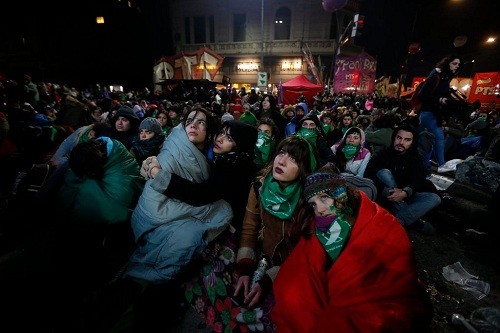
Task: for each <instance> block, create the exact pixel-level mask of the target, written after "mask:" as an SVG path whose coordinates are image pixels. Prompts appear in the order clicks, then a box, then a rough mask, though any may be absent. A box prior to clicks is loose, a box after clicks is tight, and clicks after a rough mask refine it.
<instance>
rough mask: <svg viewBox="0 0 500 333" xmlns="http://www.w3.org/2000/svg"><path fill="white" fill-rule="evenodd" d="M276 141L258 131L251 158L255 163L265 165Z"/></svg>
mask: <svg viewBox="0 0 500 333" xmlns="http://www.w3.org/2000/svg"><path fill="white" fill-rule="evenodd" d="M275 145H276V142H275V141H274V140H273V139H272V138H271V137H270V136H269V135H267V134H266V133H264V132H259V133H258V137H257V142H256V143H255V159H254V160H253V161H254V163H255V164H257V165H266V164H267V163H268V162H269V161H270V159H271V157H272V156H271V154H272V153H273V151H274V147H275Z"/></svg>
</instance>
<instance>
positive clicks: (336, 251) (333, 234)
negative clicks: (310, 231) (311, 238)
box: [316, 214, 351, 262]
mask: <svg viewBox="0 0 500 333" xmlns="http://www.w3.org/2000/svg"><path fill="white" fill-rule="evenodd" d="M316 219H318V216H317V217H316ZM320 223H321V219H320ZM318 227H319V226H318V225H317V227H316V236H317V237H318V239H319V241H320V243H321V245H323V247H324V248H325V250H326V253H327V254H328V257H329V258H330V259H331V260H332V262H334V261H335V260H337V258H338V257H339V255H340V251H342V248H343V247H344V245H345V242H346V239H347V236H348V235H349V233H350V232H351V225H350V224H349V222H348V221H347V218H346V216H345V214H339V215H337V217H336V218H335V220H334V221H333V223H332V224H331V225H330V227H329V228H328V229H327V230H326V231H322V230H321V229H320V228H318ZM323 230H324V229H323Z"/></svg>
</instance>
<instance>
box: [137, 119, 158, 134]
mask: <svg viewBox="0 0 500 333" xmlns="http://www.w3.org/2000/svg"><path fill="white" fill-rule="evenodd" d="M143 129H145V130H148V131H151V132H154V133H155V134H157V135H160V134H161V133H162V130H161V125H160V122H159V121H158V119H156V118H152V117H147V118H144V120H143V121H141V124H140V125H139V130H143Z"/></svg>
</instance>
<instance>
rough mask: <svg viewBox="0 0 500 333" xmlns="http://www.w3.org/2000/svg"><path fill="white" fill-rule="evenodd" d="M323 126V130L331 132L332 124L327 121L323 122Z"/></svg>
mask: <svg viewBox="0 0 500 333" xmlns="http://www.w3.org/2000/svg"><path fill="white" fill-rule="evenodd" d="M321 127H322V128H323V132H325V133H329V132H330V130H331V129H332V127H331V126H330V124H327V123H322V124H321Z"/></svg>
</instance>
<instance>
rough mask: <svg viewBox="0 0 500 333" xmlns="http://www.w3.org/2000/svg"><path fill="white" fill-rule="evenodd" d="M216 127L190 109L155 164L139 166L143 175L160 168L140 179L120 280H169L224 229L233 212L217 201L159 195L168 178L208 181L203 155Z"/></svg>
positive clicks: (208, 116)
mask: <svg viewBox="0 0 500 333" xmlns="http://www.w3.org/2000/svg"><path fill="white" fill-rule="evenodd" d="M218 125H219V124H218V122H217V119H216V118H215V117H214V116H212V114H211V113H210V112H209V111H207V110H205V109H203V108H197V109H194V110H193V111H191V112H190V113H189V114H188V116H187V117H186V119H185V120H184V122H183V123H181V124H179V125H177V126H176V127H174V128H173V129H172V132H171V133H170V134H169V136H168V137H167V138H166V140H165V142H164V144H163V148H162V149H161V151H160V154H159V155H158V156H157V161H158V163H159V166H158V165H155V164H153V165H150V164H147V163H146V164H143V168H144V169H145V170H144V171H145V174H147V175H151V173H152V171H153V169H157V168H159V167H161V169H162V170H161V171H160V172H158V173H156V174H155V178H154V179H148V180H147V181H146V185H145V186H144V190H143V191H142V195H141V196H140V198H139V201H138V203H137V206H136V207H135V209H134V212H133V214H132V218H131V224H132V229H133V231H134V235H135V240H136V243H137V248H136V249H135V251H134V253H133V254H132V256H131V257H130V260H129V262H128V265H127V267H126V270H125V272H124V277H126V278H131V279H134V280H139V281H146V282H147V283H146V284H162V283H167V282H170V281H172V280H174V279H176V278H177V277H178V275H179V274H180V273H181V272H182V271H183V270H185V269H186V268H187V266H188V264H189V263H190V262H191V261H192V260H193V259H194V258H197V257H198V256H200V255H201V254H202V253H203V251H204V250H205V247H206V245H207V244H208V243H209V242H210V241H212V240H213V239H214V238H215V237H216V236H218V235H219V234H220V233H221V232H222V231H223V230H224V229H226V228H227V226H228V225H229V223H230V220H231V218H232V217H233V213H232V210H231V207H230V206H229V204H228V203H227V202H225V201H223V200H219V201H216V202H214V203H211V204H207V205H203V206H199V207H195V206H191V205H188V204H187V203H184V202H182V201H179V200H176V199H173V198H170V197H168V196H165V195H164V194H163V193H164V191H165V190H166V189H167V187H168V185H169V183H170V181H171V176H172V174H177V175H179V176H181V177H184V178H186V179H188V180H191V181H194V182H202V181H204V180H207V179H208V178H209V172H210V170H209V164H208V161H207V157H206V151H207V150H208V147H209V144H208V143H209V142H210V141H211V139H212V138H213V135H215V133H217V130H218ZM141 173H142V172H141Z"/></svg>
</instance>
